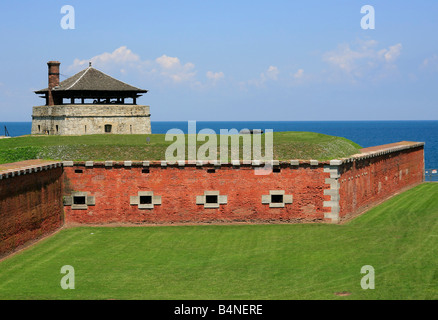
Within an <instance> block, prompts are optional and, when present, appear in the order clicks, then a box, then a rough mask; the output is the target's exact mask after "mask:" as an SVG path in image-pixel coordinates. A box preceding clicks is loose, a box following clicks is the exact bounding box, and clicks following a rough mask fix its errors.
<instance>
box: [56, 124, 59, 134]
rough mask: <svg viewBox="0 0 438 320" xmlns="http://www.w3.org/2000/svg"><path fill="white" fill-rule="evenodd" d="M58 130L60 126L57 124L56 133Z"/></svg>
mask: <svg viewBox="0 0 438 320" xmlns="http://www.w3.org/2000/svg"><path fill="white" fill-rule="evenodd" d="M58 131H59V127H58V125H56V133H58Z"/></svg>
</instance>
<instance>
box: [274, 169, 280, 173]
mask: <svg viewBox="0 0 438 320" xmlns="http://www.w3.org/2000/svg"><path fill="white" fill-rule="evenodd" d="M273 171H274V173H279V172H281V169H280V168H274V169H273Z"/></svg>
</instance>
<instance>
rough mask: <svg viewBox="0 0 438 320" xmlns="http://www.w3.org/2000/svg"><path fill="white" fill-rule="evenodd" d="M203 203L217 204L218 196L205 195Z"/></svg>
mask: <svg viewBox="0 0 438 320" xmlns="http://www.w3.org/2000/svg"><path fill="white" fill-rule="evenodd" d="M205 203H218V196H217V195H206V196H205Z"/></svg>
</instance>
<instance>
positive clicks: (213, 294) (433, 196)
mask: <svg viewBox="0 0 438 320" xmlns="http://www.w3.org/2000/svg"><path fill="white" fill-rule="evenodd" d="M437 195H438V184H437V183H435V184H433V183H424V184H422V185H420V186H417V187H415V188H414V189H411V190H409V191H407V192H405V193H403V194H401V195H398V196H396V197H393V198H392V199H390V200H389V201H387V202H385V203H384V204H382V205H380V206H378V207H376V208H374V209H372V210H370V211H369V212H367V213H365V214H363V215H362V216H360V217H358V218H356V219H355V220H352V221H351V222H349V223H347V224H344V225H330V224H296V225H286V224H280V225H209V226H167V227H165V226H160V227H119V228H114V227H78V228H71V229H64V230H62V231H60V232H59V233H57V234H56V235H54V236H52V237H50V238H47V239H45V240H44V241H42V242H40V243H38V244H37V245H35V246H33V247H30V248H28V249H27V250H24V251H22V252H20V253H19V254H16V255H14V256H12V257H10V258H8V259H6V260H4V261H2V262H0V299H239V300H240V299H262V300H270V299H287V300H292V299H438V250H437V245H438V197H437ZM63 265H71V266H73V267H74V269H75V286H76V288H75V289H74V290H63V289H62V288H61V286H60V281H61V278H62V276H63V274H61V273H60V270H61V267H62V266H63ZM364 265H371V266H373V267H374V269H375V289H374V290H371V289H369V290H363V289H362V288H361V286H360V281H361V278H362V277H363V276H364V274H361V273H360V270H361V267H362V266H364ZM336 292H349V293H351V294H350V295H349V296H337V295H335V294H334V293H336Z"/></svg>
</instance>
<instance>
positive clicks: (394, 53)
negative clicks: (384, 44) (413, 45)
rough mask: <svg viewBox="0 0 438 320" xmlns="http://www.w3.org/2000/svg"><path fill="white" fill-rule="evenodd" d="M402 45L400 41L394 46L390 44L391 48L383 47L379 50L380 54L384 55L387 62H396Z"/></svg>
mask: <svg viewBox="0 0 438 320" xmlns="http://www.w3.org/2000/svg"><path fill="white" fill-rule="evenodd" d="M401 49H402V45H401V43H398V44H396V45H394V46H390V47H389V49H382V50H380V51H379V55H383V57H384V58H385V60H386V62H389V63H391V62H394V61H395V60H396V59H397V58H398V57H399V56H400V54H401Z"/></svg>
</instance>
